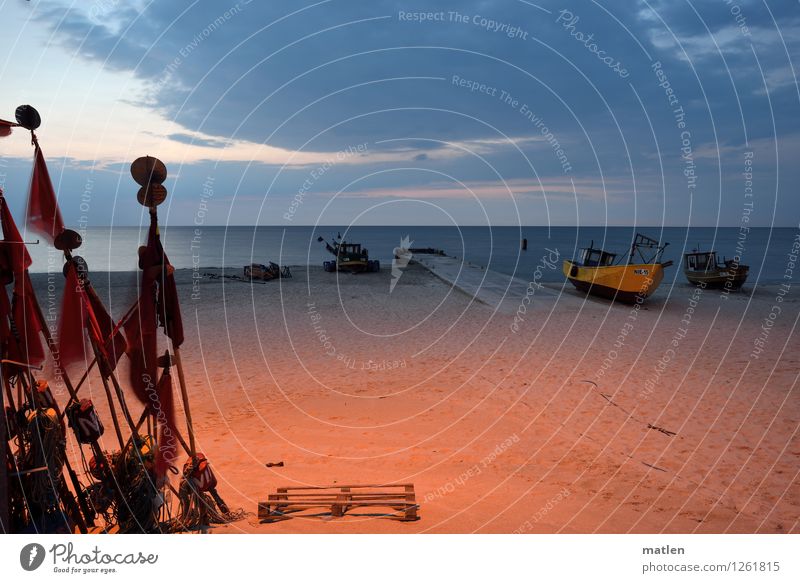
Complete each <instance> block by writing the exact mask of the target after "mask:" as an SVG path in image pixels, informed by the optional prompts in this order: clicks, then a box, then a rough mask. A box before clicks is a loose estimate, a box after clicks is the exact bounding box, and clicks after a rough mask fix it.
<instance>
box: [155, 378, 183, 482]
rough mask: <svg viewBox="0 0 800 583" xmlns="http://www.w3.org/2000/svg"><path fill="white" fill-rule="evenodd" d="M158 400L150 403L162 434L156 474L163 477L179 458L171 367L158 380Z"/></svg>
mask: <svg viewBox="0 0 800 583" xmlns="http://www.w3.org/2000/svg"><path fill="white" fill-rule="evenodd" d="M157 391H158V401H155V402H154V401H152V400H151V403H150V407H151V409H153V410H154V412H155V414H156V419H157V420H158V425H159V428H160V435H159V437H158V455H157V456H156V475H157V476H159V477H161V476H164V474H166V473H167V468H168V467H169V466H172V465H174V464H175V460H176V459H177V458H178V438H177V436H176V432H177V426H176V424H175V400H174V398H173V388H172V375H171V374H170V373H169V369H165V370H164V374H162V375H161V380H159V381H158V388H157Z"/></svg>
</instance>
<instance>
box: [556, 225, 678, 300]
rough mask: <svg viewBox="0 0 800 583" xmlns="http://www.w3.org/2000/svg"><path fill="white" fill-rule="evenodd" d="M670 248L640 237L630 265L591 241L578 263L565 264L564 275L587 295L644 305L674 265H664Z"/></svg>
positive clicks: (629, 260)
mask: <svg viewBox="0 0 800 583" xmlns="http://www.w3.org/2000/svg"><path fill="white" fill-rule="evenodd" d="M667 245H669V243H664V244H663V245H662V244H660V243H659V242H658V241H657V240H655V239H651V238H650V237H646V236H645V235H641V234H639V233H637V234H636V237H635V239H634V241H633V244H632V245H631V250H630V253H629V254H628V258H627V262H626V263H622V261H621V260H617V254H616V253H609V252H608V251H604V250H603V249H599V248H596V247H595V246H594V241H592V243H591V244H590V245H589V247H587V248H585V249H581V252H580V257H579V258H578V259H577V260H575V261H571V260H569V259H566V260H564V266H563V270H564V275H565V276H566V277H567V279H568V280H569V281H570V282H571V283H572V285H574V286H575V287H576V288H577V289H578V290H580V291H583V292H586V293H588V294H592V295H596V296H600V297H604V298H608V299H611V300H619V301H621V302H627V303H633V302H637V301H642V300H644V299H645V298H647V297H649V296H650V295H651V294H652V293H653V292H654V291H656V289H657V288H658V286H659V285H660V284H661V280H662V279H664V268H665V267H669V266H670V265H672V261H666V262H662V261H661V256H662V255H663V253H664V249H666V247H667ZM639 298H641V299H639Z"/></svg>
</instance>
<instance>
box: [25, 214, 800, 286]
mask: <svg viewBox="0 0 800 583" xmlns="http://www.w3.org/2000/svg"><path fill="white" fill-rule="evenodd" d="M637 230H638V231H639V232H641V233H643V234H646V235H648V236H650V237H653V238H660V239H661V240H663V241H668V242H669V243H670V245H669V246H668V247H667V251H666V253H665V258H666V259H672V260H674V261H675V263H676V267H677V266H679V259H680V257H681V254H682V253H684V252H685V251H691V250H692V249H693V248H694V247H697V246H699V247H701V248H703V249H708V248H713V249H715V250H716V251H717V252H718V253H719V254H720V255H725V256H727V257H729V258H730V257H732V256H733V255H734V254H735V252H736V246H737V242H738V241H739V237H740V233H739V229H738V228H735V227H734V228H719V229H714V228H706V227H702V228H690V229H686V228H675V227H668V228H663V229H661V228H658V227H650V228H648V227H639V228H638V229H636V230H634V229H632V228H630V227H607V228H604V227H580V228H575V227H553V228H550V229H548V228H547V227H525V228H522V229H519V228H517V227H494V228H491V229H489V228H486V227H461V228H457V227H414V226H407V227H353V228H351V229H350V230H349V231H347V230H346V228H344V227H341V228H340V227H319V228H317V229H316V230H315V229H314V228H313V227H289V228H284V227H257V228H254V227H203V228H202V229H201V230H200V231H195V229H194V228H193V227H167V228H165V229H164V230H163V232H162V239H163V241H164V245H165V247H166V250H167V253H168V254H169V257H170V261H172V263H173V264H174V265H175V266H176V267H178V268H191V267H193V266H198V267H225V268H230V269H231V270H232V271H234V272H236V273H239V271H240V270H241V268H242V266H243V265H245V264H248V263H251V262H256V263H266V262H268V261H275V262H276V263H281V264H287V265H321V264H322V262H323V261H324V260H326V259H328V258H329V255H328V254H327V252H326V251H325V249H324V246H323V245H322V244H321V243H318V242H317V241H316V238H317V236H319V235H322V236H324V237H326V238H327V239H330V238H332V237H335V236H336V234H337V233H338V232H341V233H342V235H343V236H344V237H345V238H346V239H347V240H350V241H354V242H360V243H362V244H363V245H365V246H366V247H367V248H368V249H369V252H370V256H371V257H372V258H376V259H380V260H381V262H382V263H384V264H385V266H386V267H389V264H390V263H391V260H392V251H393V249H394V248H395V247H397V246H398V245H399V244H400V240H401V238H402V237H405V236H408V237H409V238H410V239H411V241H413V246H414V247H435V248H438V249H443V250H444V251H445V252H446V253H447V254H448V255H453V256H456V257H462V258H464V259H466V260H467V261H469V262H470V263H474V264H478V265H482V266H484V267H487V268H489V269H493V270H495V271H499V272H501V273H506V274H515V275H517V276H518V277H520V278H522V279H530V278H531V276H532V274H533V272H534V270H535V269H536V265H537V264H538V263H539V262H540V261H541V258H542V255H543V254H544V253H545V249H546V248H548V249H552V250H556V251H558V253H559V255H560V257H561V258H562V259H564V258H572V257H573V256H574V255H575V252H576V249H578V248H580V247H583V246H586V245H588V243H589V242H590V241H592V240H594V243H595V245H596V246H602V247H604V248H605V249H606V250H608V251H612V252H617V253H625V251H626V250H627V249H628V248H629V246H630V242H631V239H632V237H633V235H634V233H635V232H636V231H637ZM797 233H798V231H797V229H792V228H784V229H768V228H754V229H751V230H750V232H749V233H747V234H746V236H745V235H742V236H743V237H744V239H743V242H742V245H743V249H744V253H743V254H742V263H746V264H748V265H750V280H749V281H750V282H751V283H753V282H755V281H756V280H758V281H760V282H761V283H776V282H779V281H785V280H783V276H784V272H785V270H786V267H787V261H788V258H787V254H788V253H789V252H790V251H791V248H792V242H793V240H794V237H795V236H796V235H797ZM145 236H146V231H144V230H141V229H139V228H138V227H114V228H113V229H111V228H92V229H90V230H89V231H88V232H87V233H86V234H85V236H84V244H83V246H82V247H81V248H80V249H79V250H78V251H77V253H78V254H79V255H82V256H83V257H84V258H85V259H86V260H87V262H88V263H89V267H90V268H91V269H92V271H128V270H134V269H136V249H137V247H138V246H139V245H140V244H141V242H142V241H144V239H145ZM522 237H526V238H527V239H528V250H527V251H524V252H523V251H521V250H520V239H521V238H522ZM30 250H31V255H32V256H33V259H34V264H33V266H32V268H31V271H39V272H41V271H47V270H48V261H49V262H50V263H49V265H51V266H53V265H56V267H58V268H60V265H61V260H60V258H59V254H55V253H48V248H47V247H45V246H44V245H33V246H31V247H30ZM51 268H52V267H51ZM667 273H668V276H667V279H668V280H672V279H673V278H674V277H675V276H676V274H677V279H678V281H683V276H682V274H681V272H680V270H679V269H676V268H675V267H673V268H672V269H671V270H669V271H668V272H667ZM798 274H800V268H798V269H795V273H794V276H793V281H798V280H800V275H798ZM562 279H563V278H562V275H561V271H560V267H559V269H557V270H551V269H546V270H544V271H543V272H542V276H541V281H550V282H560V281H562Z"/></svg>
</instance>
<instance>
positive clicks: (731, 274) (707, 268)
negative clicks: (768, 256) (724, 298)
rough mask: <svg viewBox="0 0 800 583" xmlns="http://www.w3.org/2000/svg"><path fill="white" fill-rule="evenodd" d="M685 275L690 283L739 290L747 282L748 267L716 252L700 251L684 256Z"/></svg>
mask: <svg viewBox="0 0 800 583" xmlns="http://www.w3.org/2000/svg"><path fill="white" fill-rule="evenodd" d="M683 273H684V275H686V279H688V280H689V283H693V284H694V285H700V286H704V287H708V288H716V289H731V290H737V289H739V288H741V287H742V285H743V284H744V282H745V281H747V275H748V274H749V273H750V267H749V266H748V265H741V264H740V263H738V262H737V261H734V260H732V259H725V258H723V260H722V262H721V263H720V261H719V258H718V257H717V252H716V251H698V250H697V249H695V250H694V251H693V252H692V253H685V254H684V255H683Z"/></svg>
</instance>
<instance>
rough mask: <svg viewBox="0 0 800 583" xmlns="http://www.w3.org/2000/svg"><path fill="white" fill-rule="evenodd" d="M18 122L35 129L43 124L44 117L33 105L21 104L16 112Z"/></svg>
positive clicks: (26, 127) (28, 128)
mask: <svg viewBox="0 0 800 583" xmlns="http://www.w3.org/2000/svg"><path fill="white" fill-rule="evenodd" d="M14 117H15V118H16V119H17V123H18V124H19V125H21V126H22V127H24V128H25V129H26V130H30V131H33V130H35V129H36V128H38V127H39V126H40V125H42V118H41V117H40V116H39V112H38V111H36V108H35V107H33V106H32V105H20V106H19V107H18V108H17V110H16V111H15V112H14Z"/></svg>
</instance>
